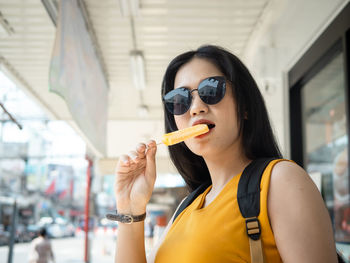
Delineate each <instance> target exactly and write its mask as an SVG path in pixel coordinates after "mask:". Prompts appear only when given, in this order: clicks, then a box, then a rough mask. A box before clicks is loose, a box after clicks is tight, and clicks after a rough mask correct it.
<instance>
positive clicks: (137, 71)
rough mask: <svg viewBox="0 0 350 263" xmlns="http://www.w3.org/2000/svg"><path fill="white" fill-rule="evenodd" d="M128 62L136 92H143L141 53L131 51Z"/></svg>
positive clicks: (144, 83)
mask: <svg viewBox="0 0 350 263" xmlns="http://www.w3.org/2000/svg"><path fill="white" fill-rule="evenodd" d="M130 60H131V61H130V65H131V74H132V78H133V81H134V85H135V88H136V89H137V90H144V89H145V88H146V78H145V74H146V71H145V62H144V58H143V54H142V51H140V50H132V51H131V52H130Z"/></svg>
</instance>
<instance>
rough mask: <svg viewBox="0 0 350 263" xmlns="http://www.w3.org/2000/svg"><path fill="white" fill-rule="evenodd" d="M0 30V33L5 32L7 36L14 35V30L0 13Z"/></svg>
mask: <svg viewBox="0 0 350 263" xmlns="http://www.w3.org/2000/svg"><path fill="white" fill-rule="evenodd" d="M0 26H1V27H0V29H1V31H4V32H6V34H7V35H9V36H11V35H12V34H14V33H15V30H14V29H13V27H12V26H11V25H10V23H9V22H8V21H7V19H5V17H4V16H3V14H2V13H1V12H0Z"/></svg>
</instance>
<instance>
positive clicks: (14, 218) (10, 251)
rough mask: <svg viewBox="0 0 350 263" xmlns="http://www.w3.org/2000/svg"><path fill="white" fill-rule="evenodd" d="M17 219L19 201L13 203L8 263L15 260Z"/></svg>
mask: <svg viewBox="0 0 350 263" xmlns="http://www.w3.org/2000/svg"><path fill="white" fill-rule="evenodd" d="M16 218H17V200H16V199H15V201H14V203H13V210H12V220H11V232H10V243H9V254H8V258H7V263H12V258H13V246H14V244H15V229H16Z"/></svg>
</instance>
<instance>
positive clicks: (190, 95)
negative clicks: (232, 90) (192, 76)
mask: <svg viewBox="0 0 350 263" xmlns="http://www.w3.org/2000/svg"><path fill="white" fill-rule="evenodd" d="M213 78H214V79H215V80H218V81H222V82H223V85H222V97H221V98H220V99H219V100H218V101H217V102H215V103H207V102H205V101H204V100H203V98H202V97H201V95H200V92H199V91H200V89H201V85H203V82H205V81H208V80H209V79H213ZM226 83H227V79H226V77H224V76H212V77H208V78H205V79H203V80H202V81H201V82H200V83H199V84H198V87H197V88H196V89H192V90H190V89H189V88H186V87H180V88H177V89H185V90H187V91H188V92H189V97H190V99H191V102H190V103H189V105H188V106H187V107H186V108H187V109H186V111H185V112H183V113H180V114H175V113H174V112H173V110H171V109H170V108H169V106H168V105H167V104H168V103H167V102H166V99H165V96H167V95H168V94H169V93H171V92H173V91H176V90H177V89H173V90H171V91H169V92H167V93H166V94H165V95H164V96H163V97H162V100H163V103H164V105H165V108H166V109H167V111H168V112H169V113H171V114H173V115H183V114H185V113H186V112H187V111H188V110H189V109H190V107H191V105H192V101H193V96H192V92H194V91H197V92H198V96H199V98H200V99H201V100H202V101H203V102H204V103H205V104H207V105H215V104H218V103H219V102H220V101H221V100H222V99H223V98H224V97H225V94H226Z"/></svg>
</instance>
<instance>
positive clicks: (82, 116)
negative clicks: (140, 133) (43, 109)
mask: <svg viewBox="0 0 350 263" xmlns="http://www.w3.org/2000/svg"><path fill="white" fill-rule="evenodd" d="M49 90H50V91H51V92H54V93H56V94H58V95H59V96H61V97H62V98H63V99H64V100H65V101H66V103H67V106H68V108H69V110H70V112H71V114H72V117H73V119H74V120H75V122H76V123H77V124H78V126H79V128H80V129H81V131H82V132H83V134H84V135H85V136H86V138H87V139H88V141H89V142H90V147H91V146H92V147H93V148H95V149H94V150H97V151H98V152H99V153H100V154H101V155H105V153H106V129H107V107H108V84H107V80H106V78H105V75H104V74H103V70H102V68H101V64H100V61H99V59H98V56H97V54H96V50H95V48H94V45H93V41H92V39H91V36H90V34H89V32H88V30H87V28H86V24H85V20H84V16H83V13H82V10H81V8H80V7H79V4H78V1H77V0H62V1H60V8H59V14H58V20H57V30H56V39H55V43H54V48H53V53H52V58H51V65H50V74H49Z"/></svg>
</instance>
